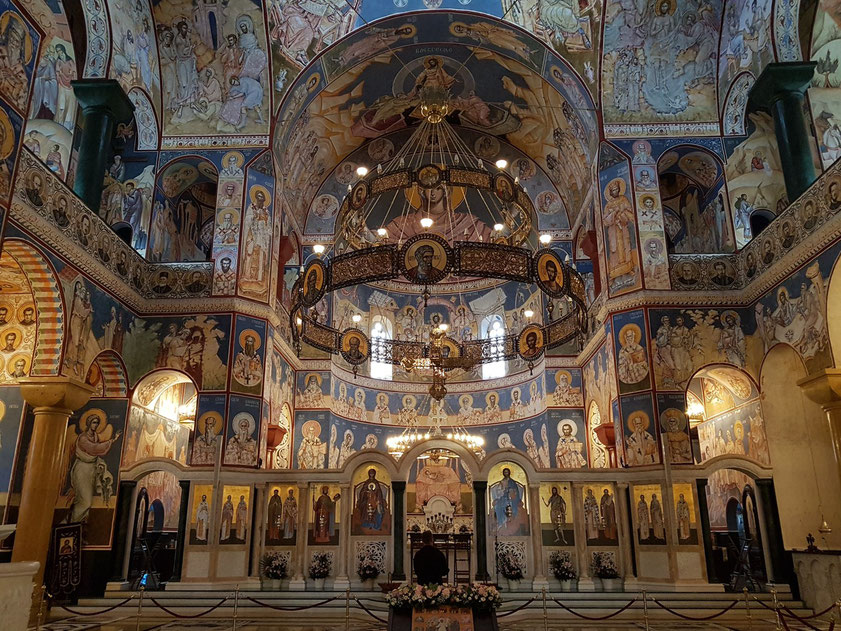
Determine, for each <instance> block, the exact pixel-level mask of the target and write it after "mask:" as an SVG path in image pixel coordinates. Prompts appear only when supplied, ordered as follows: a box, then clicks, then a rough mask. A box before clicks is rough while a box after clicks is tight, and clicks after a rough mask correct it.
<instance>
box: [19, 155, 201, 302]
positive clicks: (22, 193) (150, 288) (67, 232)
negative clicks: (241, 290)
mask: <svg viewBox="0 0 841 631" xmlns="http://www.w3.org/2000/svg"><path fill="white" fill-rule="evenodd" d="M12 208H13V213H12V214H13V216H14V215H15V214H16V213H15V212H14V211H15V210H23V211H24V212H23V216H24V217H25V213H26V210H28V211H29V212H35V213H37V214H38V215H39V217H40V218H41V219H43V220H45V221H46V222H47V223H49V224H50V225H51V226H53V227H55V228H56V229H58V230H59V231H60V232H61V234H62V235H63V236H64V238H65V239H66V240H68V241H70V242H72V243H75V244H76V245H78V246H79V247H80V248H82V249H84V250H86V251H87V252H88V253H89V254H90V255H91V256H92V257H93V258H94V259H95V260H97V261H99V263H101V264H102V265H104V266H105V267H106V268H108V269H109V270H111V271H112V272H113V273H114V274H116V275H117V276H118V277H120V278H122V279H123V280H124V281H125V282H126V283H127V284H128V285H129V286H130V287H132V288H133V289H135V290H136V291H137V292H138V293H139V294H140V295H141V296H143V297H145V298H199V297H204V296H209V295H210V289H211V283H212V279H213V263H211V262H204V261H199V262H179V263H150V262H148V261H146V259H144V258H143V257H142V256H140V255H139V254H138V253H137V252H136V251H135V250H134V248H132V247H131V246H129V245H128V244H127V243H125V242H124V241H123V240H122V239H120V238H119V237H118V236H117V234H116V233H115V232H114V230H113V229H112V228H111V226H109V225H108V224H107V223H105V221H103V220H102V218H101V217H100V216H99V215H97V214H96V213H95V212H93V211H91V209H90V208H88V207H87V206H85V204H84V203H82V201H81V200H80V199H79V198H78V197H77V196H76V194H75V193H74V192H73V191H72V190H70V189H69V188H68V187H67V185H66V184H65V183H64V182H62V181H61V180H60V179H59V178H58V177H57V176H56V175H55V174H54V173H53V172H52V171H50V170H49V169H48V168H47V167H46V166H44V164H43V163H42V162H41V161H40V160H38V159H37V158H36V157H35V156H34V155H32V153H31V152H30V151H29V150H28V149H26V148H24V149H23V150H22V151H21V157H20V164H19V166H18V171H17V177H16V182H15V193H14V198H13V200H12ZM22 223H24V224H28V223H29V222H27V221H22ZM27 227H28V228H30V229H32V227H33V226H31V225H27Z"/></svg>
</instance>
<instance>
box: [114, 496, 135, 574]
mask: <svg viewBox="0 0 841 631" xmlns="http://www.w3.org/2000/svg"><path fill="white" fill-rule="evenodd" d="M135 488H137V480H122V481H121V482H120V488H119V491H118V492H117V514H116V515H115V516H114V545H113V546H112V548H111V580H112V581H114V582H122V581H124V580H126V574H125V564H124V560H125V558H126V552H129V554H130V553H131V552H130V551H131V547H132V545H133V544H134V532H133V530H132V527H131V526H132V523H131V522H132V517H133V516H134V490H135Z"/></svg>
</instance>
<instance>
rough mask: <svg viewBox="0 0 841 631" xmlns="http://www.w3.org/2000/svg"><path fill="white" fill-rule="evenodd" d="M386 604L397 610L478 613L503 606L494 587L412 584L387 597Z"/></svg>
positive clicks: (481, 585) (477, 584)
mask: <svg viewBox="0 0 841 631" xmlns="http://www.w3.org/2000/svg"><path fill="white" fill-rule="evenodd" d="M385 599H386V602H387V603H388V606H389V607H392V608H394V609H435V608H436V607H445V606H451V607H464V608H470V609H473V610H476V611H491V610H493V609H496V608H498V607H499V606H500V605H501V604H502V597H501V596H500V594H499V590H497V588H496V587H494V586H493V585H483V584H481V583H474V584H472V585H452V584H450V583H445V584H443V585H426V586H424V585H415V584H413V583H410V584H408V585H403V586H402V587H398V588H397V589H393V590H392V591H390V592H389V593H388V594H386V597H385Z"/></svg>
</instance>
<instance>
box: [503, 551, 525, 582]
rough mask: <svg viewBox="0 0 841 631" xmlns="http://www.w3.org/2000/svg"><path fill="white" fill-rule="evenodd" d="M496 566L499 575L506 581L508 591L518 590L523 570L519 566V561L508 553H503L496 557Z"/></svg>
mask: <svg viewBox="0 0 841 631" xmlns="http://www.w3.org/2000/svg"><path fill="white" fill-rule="evenodd" d="M497 565H498V567H499V573H500V574H502V576H504V577H505V578H506V579H507V580H508V589H509V590H510V591H512V592H513V591H516V590H518V589H519V588H520V581H521V580H523V568H522V566H521V565H520V560H519V559H518V558H517V557H516V556H514V555H513V554H511V553H510V552H505V553H503V554H500V555H499V556H498V560H497Z"/></svg>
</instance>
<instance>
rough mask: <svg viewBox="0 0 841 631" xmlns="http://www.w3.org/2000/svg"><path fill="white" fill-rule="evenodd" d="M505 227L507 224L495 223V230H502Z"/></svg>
mask: <svg viewBox="0 0 841 631" xmlns="http://www.w3.org/2000/svg"><path fill="white" fill-rule="evenodd" d="M503 228H505V226H503V225H502V224H501V223H495V224H494V230H496V231H497V232H502V229H503Z"/></svg>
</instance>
